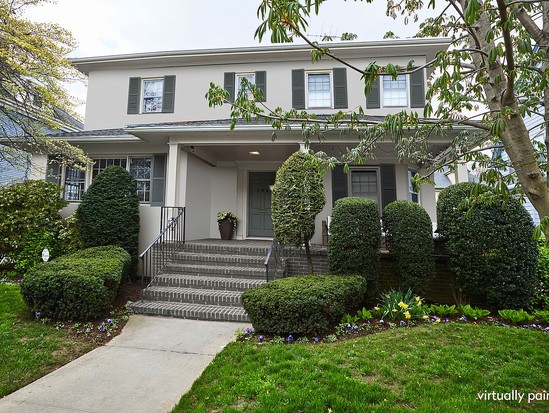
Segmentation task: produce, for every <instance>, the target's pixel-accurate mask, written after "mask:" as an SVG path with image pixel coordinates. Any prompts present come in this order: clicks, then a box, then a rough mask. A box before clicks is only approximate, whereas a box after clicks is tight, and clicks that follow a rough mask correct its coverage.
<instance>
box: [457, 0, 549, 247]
mask: <svg viewBox="0 0 549 413" xmlns="http://www.w3.org/2000/svg"><path fill="white" fill-rule="evenodd" d="M461 4H462V7H463V10H465V7H466V0H461ZM490 27H491V23H490V19H489V16H488V13H487V12H483V13H481V16H480V19H479V20H478V21H477V22H476V25H475V26H474V27H472V28H470V30H471V31H473V32H474V34H476V36H473V35H472V34H469V45H470V47H471V48H472V49H478V48H479V47H480V49H481V50H482V51H483V52H484V53H485V54H486V56H488V53H489V51H490V49H492V48H493V47H494V46H495V44H494V43H493V42H490V43H488V42H486V41H485V33H487V31H488V30H489V29H490ZM473 64H474V65H475V67H476V68H477V69H479V70H482V69H484V70H485V71H486V72H487V74H488V77H489V80H488V81H487V82H486V83H484V84H483V88H484V92H485V94H486V101H487V104H488V108H489V109H490V111H492V113H493V116H494V117H495V116H496V114H499V113H500V112H501V110H502V109H503V108H504V107H510V108H511V109H513V111H514V113H515V115H512V116H510V117H509V118H508V119H505V123H506V128H505V131H503V132H502V133H501V134H500V139H501V141H502V143H503V147H504V148H505V151H506V152H507V154H508V156H509V159H510V161H511V164H512V166H513V168H514V169H515V171H516V174H517V178H518V180H519V182H520V184H521V186H522V188H523V189H524V192H525V194H526V196H527V197H528V199H529V200H530V202H532V205H533V206H534V208H535V209H536V211H537V212H538V214H539V216H540V218H543V217H545V216H549V189H548V187H547V184H546V180H545V178H544V176H543V174H542V172H541V169H540V167H539V164H538V161H537V156H536V153H535V150H534V147H533V145H532V142H531V140H530V136H529V133H528V130H527V128H526V126H525V124H524V119H523V118H522V117H521V116H520V114H519V111H518V103H517V100H516V96H515V92H514V90H513V89H512V88H511V90H507V89H508V82H507V81H506V80H507V74H506V73H505V71H504V70H503V67H502V63H501V62H499V61H496V62H495V63H493V64H491V65H489V64H488V62H487V58H486V57H483V56H482V55H481V54H480V53H474V54H473ZM498 79H499V81H498ZM547 231H549V228H548V229H547ZM547 235H548V234H546V236H547Z"/></svg>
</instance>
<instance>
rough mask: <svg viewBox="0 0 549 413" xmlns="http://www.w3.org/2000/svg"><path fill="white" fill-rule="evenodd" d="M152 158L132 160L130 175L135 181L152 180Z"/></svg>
mask: <svg viewBox="0 0 549 413" xmlns="http://www.w3.org/2000/svg"><path fill="white" fill-rule="evenodd" d="M151 163H152V160H151V158H131V159H130V173H131V174H132V176H133V177H134V178H135V179H138V180H139V179H151Z"/></svg>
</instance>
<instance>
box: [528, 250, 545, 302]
mask: <svg viewBox="0 0 549 413" xmlns="http://www.w3.org/2000/svg"><path fill="white" fill-rule="evenodd" d="M530 308H531V309H534V310H549V248H548V247H547V246H545V245H540V247H539V258H538V273H537V282H536V284H535V289H534V299H533V300H532V303H531V304H530Z"/></svg>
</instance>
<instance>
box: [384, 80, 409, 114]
mask: <svg viewBox="0 0 549 413" xmlns="http://www.w3.org/2000/svg"><path fill="white" fill-rule="evenodd" d="M407 78H408V76H406V75H398V76H397V77H396V79H393V77H392V76H383V91H382V94H383V106H384V107H389V106H408V81H407Z"/></svg>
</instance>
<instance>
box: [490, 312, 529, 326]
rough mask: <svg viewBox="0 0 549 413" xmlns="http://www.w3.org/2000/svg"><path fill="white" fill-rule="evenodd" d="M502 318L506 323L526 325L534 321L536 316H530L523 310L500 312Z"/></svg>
mask: <svg viewBox="0 0 549 413" xmlns="http://www.w3.org/2000/svg"><path fill="white" fill-rule="evenodd" d="M498 313H499V315H500V317H501V318H503V319H504V320H505V321H509V322H510V323H513V324H524V323H529V322H530V321H532V320H533V319H534V316H533V315H531V314H528V313H527V312H526V311H524V310H523V309H520V310H510V309H507V310H499V311H498Z"/></svg>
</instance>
